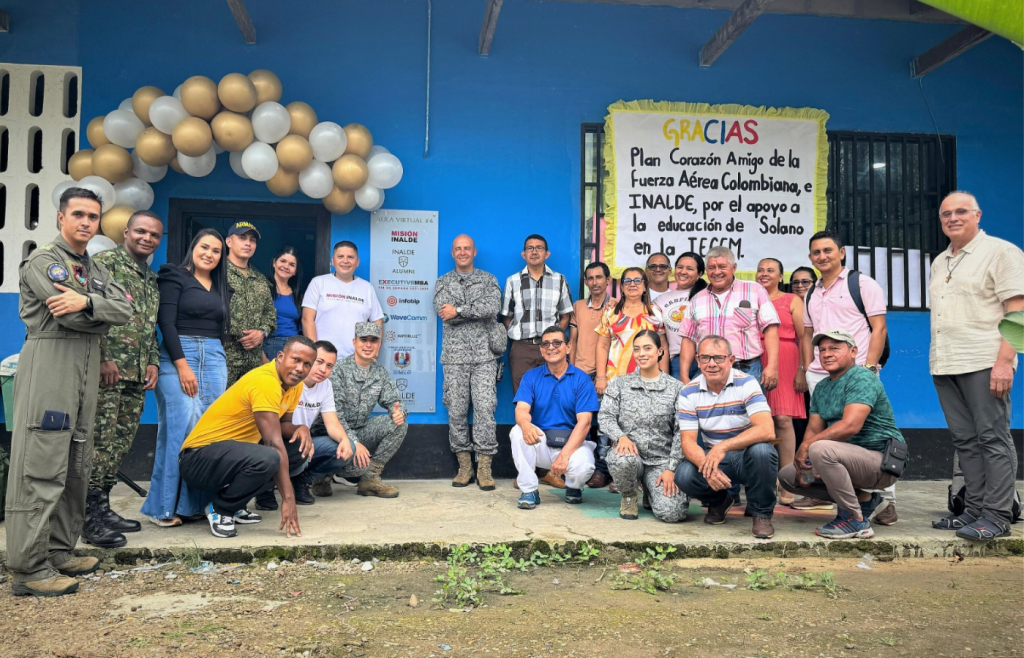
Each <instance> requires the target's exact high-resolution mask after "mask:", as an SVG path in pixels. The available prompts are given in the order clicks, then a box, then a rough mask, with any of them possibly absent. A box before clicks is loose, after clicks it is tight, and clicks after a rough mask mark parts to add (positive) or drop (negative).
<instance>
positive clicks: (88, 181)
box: [78, 176, 117, 212]
mask: <svg viewBox="0 0 1024 658" xmlns="http://www.w3.org/2000/svg"><path fill="white" fill-rule="evenodd" d="M78 187H84V188H85V189H87V190H91V191H93V192H95V193H96V194H97V195H99V197H100V208H101V210H102V211H103V212H107V211H108V210H110V209H111V208H113V207H114V205H115V204H114V199H116V198H117V194H116V193H115V192H114V186H113V185H111V184H110V183H109V182H107V179H105V178H101V177H99V176H86V177H85V178H83V179H82V180H80V181H78Z"/></svg>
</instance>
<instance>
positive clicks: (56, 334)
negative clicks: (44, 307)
mask: <svg viewBox="0 0 1024 658" xmlns="http://www.w3.org/2000/svg"><path fill="white" fill-rule="evenodd" d="M92 336H99V334H87V333H83V332H79V331H59V330H58V331H37V332H35V333H34V334H25V340H64V339H68V338H90V337H92Z"/></svg>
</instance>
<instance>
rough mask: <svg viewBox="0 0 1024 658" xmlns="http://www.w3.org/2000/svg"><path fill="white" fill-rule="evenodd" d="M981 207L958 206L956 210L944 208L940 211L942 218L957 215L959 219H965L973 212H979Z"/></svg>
mask: <svg viewBox="0 0 1024 658" xmlns="http://www.w3.org/2000/svg"><path fill="white" fill-rule="evenodd" d="M980 210H981V209H980V208H957V209H956V210H943V211H942V212H940V213H939V217H940V218H941V219H949V218H950V217H952V216H953V215H956V217H957V219H963V218H964V217H967V215H968V214H970V213H972V212H979V211H980Z"/></svg>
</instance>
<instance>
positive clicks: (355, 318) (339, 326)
mask: <svg viewBox="0 0 1024 658" xmlns="http://www.w3.org/2000/svg"><path fill="white" fill-rule="evenodd" d="M331 264H332V265H334V273H333V274H321V275H320V276H317V277H313V280H312V281H310V282H309V287H308V288H306V295H305V297H303V299H302V333H303V334H305V336H306V338H309V339H310V340H312V341H314V342H316V341H318V340H326V341H329V342H330V343H333V344H334V345H335V346H337V348H338V358H341V359H343V358H345V357H346V356H351V355H352V353H353V352H354V348H353V347H352V339H353V338H355V326H356V323H357V322H374V323H376V324H384V311H383V310H381V307H380V301H379V300H378V299H377V291H376V290H374V288H373V286H372V285H371V284H370V282H369V281H366V280H365V279H360V278H359V277H357V276H356V275H355V271H356V268H357V267H359V250H358V249H357V248H356V245H355V244H354V243H352V242H349V241H348V240H342V241H341V242H339V243H338V244H336V245H334V255H333V256H332V257H331Z"/></svg>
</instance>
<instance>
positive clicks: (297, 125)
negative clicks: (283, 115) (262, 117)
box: [284, 101, 317, 139]
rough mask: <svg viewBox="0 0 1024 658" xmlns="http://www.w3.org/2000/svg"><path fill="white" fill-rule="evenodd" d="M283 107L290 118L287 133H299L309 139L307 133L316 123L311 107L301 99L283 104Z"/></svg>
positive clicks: (314, 113)
mask: <svg viewBox="0 0 1024 658" xmlns="http://www.w3.org/2000/svg"><path fill="white" fill-rule="evenodd" d="M284 109H286V110H288V116H290V117H291V119H292V125H291V128H289V129H288V134H289V135H301V136H302V137H304V138H306V139H309V133H310V132H311V131H312V130H313V127H314V126H315V125H316V123H317V119H316V112H314V111H313V108H311V107H310V106H309V105H307V104H306V103H303V102H302V101H293V102H291V103H288V104H287V105H285V106H284Z"/></svg>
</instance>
